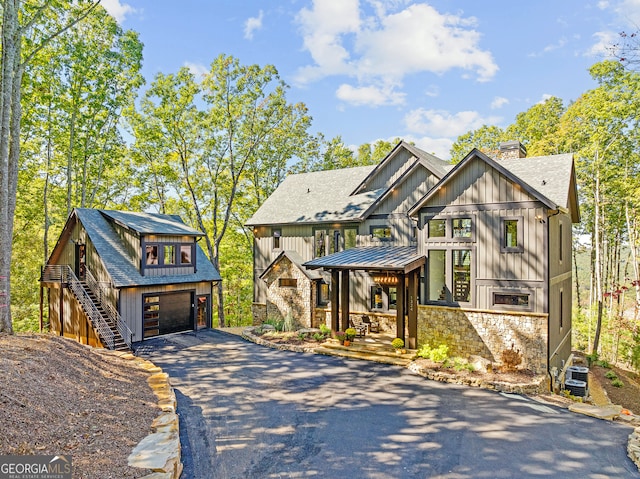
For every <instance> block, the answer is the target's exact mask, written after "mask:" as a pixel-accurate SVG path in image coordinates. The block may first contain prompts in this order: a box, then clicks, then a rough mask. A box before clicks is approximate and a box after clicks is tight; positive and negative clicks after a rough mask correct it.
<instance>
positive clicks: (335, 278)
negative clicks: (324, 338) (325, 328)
mask: <svg viewBox="0 0 640 479" xmlns="http://www.w3.org/2000/svg"><path fill="white" fill-rule="evenodd" d="M339 308H340V274H339V272H338V270H337V269H332V270H331V329H332V330H334V331H339V329H340V325H339V324H338V318H339V314H340V311H339Z"/></svg>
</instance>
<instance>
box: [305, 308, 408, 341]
mask: <svg viewBox="0 0 640 479" xmlns="http://www.w3.org/2000/svg"><path fill="white" fill-rule="evenodd" d="M363 314H366V315H367V316H369V317H370V318H371V319H377V320H378V324H379V325H380V332H381V333H388V334H393V335H395V334H396V315H395V314H385V313H372V312H368V311H350V312H349V317H350V318H353V317H360V316H362V315H363ZM322 323H324V324H325V325H326V326H327V327H328V328H330V327H331V309H330V308H316V309H315V314H314V322H313V325H312V327H314V328H319V327H320V324H322Z"/></svg>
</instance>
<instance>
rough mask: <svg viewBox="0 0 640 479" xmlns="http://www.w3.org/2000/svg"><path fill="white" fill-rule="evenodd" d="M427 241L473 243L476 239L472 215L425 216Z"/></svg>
mask: <svg viewBox="0 0 640 479" xmlns="http://www.w3.org/2000/svg"><path fill="white" fill-rule="evenodd" d="M421 221H422V224H423V225H424V229H425V230H426V231H425V233H426V234H425V235H424V238H425V240H426V241H437V242H442V241H457V242H471V241H474V237H475V224H474V217H473V216H472V215H470V216H467V217H459V216H447V215H438V216H436V217H434V216H432V215H429V214H426V213H425V214H423V215H422V216H421Z"/></svg>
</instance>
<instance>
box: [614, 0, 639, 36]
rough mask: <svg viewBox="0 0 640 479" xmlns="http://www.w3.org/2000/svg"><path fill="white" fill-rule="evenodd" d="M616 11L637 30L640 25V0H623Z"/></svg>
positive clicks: (630, 26)
mask: <svg viewBox="0 0 640 479" xmlns="http://www.w3.org/2000/svg"><path fill="white" fill-rule="evenodd" d="M615 11H616V13H617V14H618V16H619V17H620V20H621V21H622V22H623V23H625V24H626V25H627V26H628V27H629V28H630V29H632V30H634V31H635V30H637V29H638V28H639V27H640V0H622V1H621V2H620V3H619V4H618V5H617V7H616V8H615Z"/></svg>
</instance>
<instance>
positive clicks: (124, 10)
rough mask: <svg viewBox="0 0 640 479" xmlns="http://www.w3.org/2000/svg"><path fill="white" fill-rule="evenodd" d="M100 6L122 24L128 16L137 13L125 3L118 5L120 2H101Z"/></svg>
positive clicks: (115, 0)
mask: <svg viewBox="0 0 640 479" xmlns="http://www.w3.org/2000/svg"><path fill="white" fill-rule="evenodd" d="M100 4H101V5H102V6H103V7H104V9H105V10H106V11H107V12H108V13H109V15H111V16H112V17H113V18H115V19H116V21H117V22H118V23H122V22H124V21H125V19H126V16H127V15H128V14H130V13H136V12H137V11H138V10H136V9H135V8H133V7H132V6H131V5H129V4H127V3H120V0H102V1H101V2H100Z"/></svg>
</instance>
